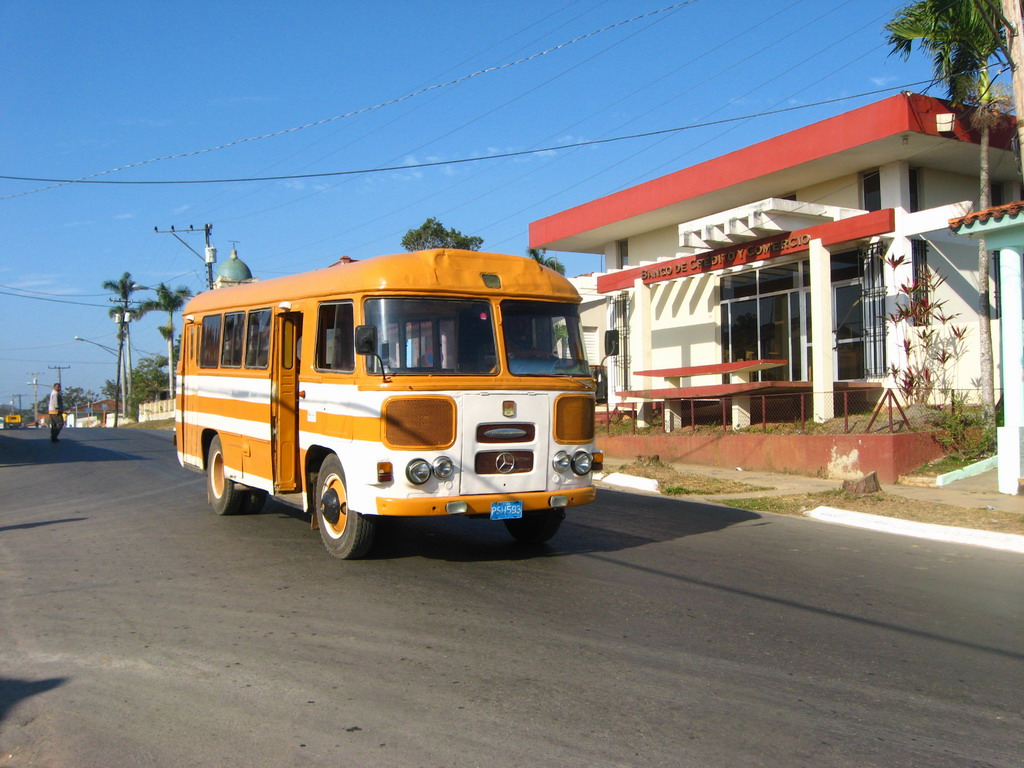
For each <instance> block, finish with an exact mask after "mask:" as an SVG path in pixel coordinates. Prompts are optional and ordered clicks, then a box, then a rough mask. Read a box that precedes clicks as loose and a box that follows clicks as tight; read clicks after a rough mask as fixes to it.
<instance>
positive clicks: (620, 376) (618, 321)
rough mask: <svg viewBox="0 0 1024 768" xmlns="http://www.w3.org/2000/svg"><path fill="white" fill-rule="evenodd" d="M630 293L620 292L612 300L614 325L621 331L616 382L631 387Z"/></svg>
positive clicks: (620, 387)
mask: <svg viewBox="0 0 1024 768" xmlns="http://www.w3.org/2000/svg"><path fill="white" fill-rule="evenodd" d="M629 304H630V302H629V294H628V293H620V294H619V295H617V296H616V297H615V299H614V300H613V301H612V327H614V328H615V330H617V331H618V332H619V354H618V355H616V356H615V383H616V385H617V386H618V388H619V389H629V308H630V307H629Z"/></svg>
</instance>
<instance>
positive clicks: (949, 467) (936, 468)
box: [913, 456, 979, 477]
mask: <svg viewBox="0 0 1024 768" xmlns="http://www.w3.org/2000/svg"><path fill="white" fill-rule="evenodd" d="M978 461H979V459H968V458H964V457H963V456H943V457H942V458H941V459H936V460H935V461H930V462H928V463H927V464H925V465H923V466H920V467H918V468H917V469H915V470H914V473H913V474H915V475H925V476H927V477H938V476H939V475H944V474H946V473H947V472H956V471H957V470H958V469H963V468H964V467H969V466H971V465H972V464H976V463H978Z"/></svg>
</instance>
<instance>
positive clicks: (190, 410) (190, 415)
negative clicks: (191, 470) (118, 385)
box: [177, 322, 206, 467]
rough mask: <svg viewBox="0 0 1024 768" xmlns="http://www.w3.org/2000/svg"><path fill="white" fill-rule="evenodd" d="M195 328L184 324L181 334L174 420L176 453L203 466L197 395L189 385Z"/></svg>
mask: <svg viewBox="0 0 1024 768" xmlns="http://www.w3.org/2000/svg"><path fill="white" fill-rule="evenodd" d="M199 329H200V326H199V325H197V324H196V323H191V322H190V323H187V324H186V325H185V328H184V330H183V331H182V334H181V349H180V350H179V352H178V362H179V366H178V381H177V388H178V389H180V390H181V400H180V401H179V402H178V408H179V410H180V411H181V416H180V417H179V419H178V426H179V432H178V433H177V438H178V450H180V451H181V452H182V454H183V456H184V457H185V461H189V459H188V457H190V456H191V457H195V458H194V460H195V461H198V462H199V466H200V467H202V466H203V462H205V461H206V457H205V456H203V446H202V442H201V439H200V433H201V432H202V430H201V429H200V428H199V425H198V424H197V423H196V407H197V405H198V403H197V402H196V400H197V398H198V395H197V394H196V391H195V389H194V388H193V386H192V377H193V376H195V375H196V373H195V367H196V365H198V360H199V358H198V356H197V354H196V351H197V350H198V348H199Z"/></svg>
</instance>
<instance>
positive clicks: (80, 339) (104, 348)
mask: <svg viewBox="0 0 1024 768" xmlns="http://www.w3.org/2000/svg"><path fill="white" fill-rule="evenodd" d="M75 341H84V342H85V343H86V344H92V345H93V346H94V347H99V348H100V349H102V350H105V351H106V352H109V353H110V354H112V355H113V356H114V357H117V350H116V349H114V348H113V347H108V346H106V345H104V344H98V343H96V342H95V341H89V339H83V338H82V337H81V336H75Z"/></svg>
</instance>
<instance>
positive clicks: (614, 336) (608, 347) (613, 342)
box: [604, 330, 619, 357]
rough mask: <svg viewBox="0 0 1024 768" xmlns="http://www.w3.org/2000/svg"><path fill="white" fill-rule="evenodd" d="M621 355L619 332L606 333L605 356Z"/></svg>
mask: <svg viewBox="0 0 1024 768" xmlns="http://www.w3.org/2000/svg"><path fill="white" fill-rule="evenodd" d="M617 354H619V332H618V331H615V330H612V331H605V332H604V356H605V357H614V356H615V355H617Z"/></svg>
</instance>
